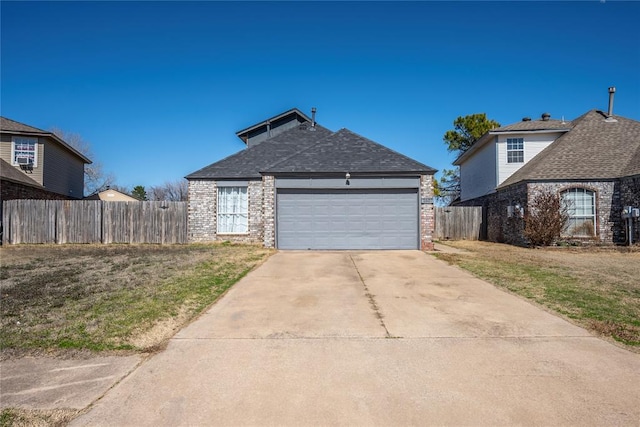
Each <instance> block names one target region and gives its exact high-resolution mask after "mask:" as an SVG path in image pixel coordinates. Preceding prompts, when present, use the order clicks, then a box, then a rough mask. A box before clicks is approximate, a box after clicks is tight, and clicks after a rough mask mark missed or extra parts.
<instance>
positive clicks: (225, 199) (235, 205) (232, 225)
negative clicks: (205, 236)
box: [218, 187, 249, 234]
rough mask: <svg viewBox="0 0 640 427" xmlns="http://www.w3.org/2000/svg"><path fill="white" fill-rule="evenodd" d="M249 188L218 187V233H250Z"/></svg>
mask: <svg viewBox="0 0 640 427" xmlns="http://www.w3.org/2000/svg"><path fill="white" fill-rule="evenodd" d="M248 218H249V203H248V198H247V187H218V233H219V234H246V233H248V232H249V226H248V222H249V221H248Z"/></svg>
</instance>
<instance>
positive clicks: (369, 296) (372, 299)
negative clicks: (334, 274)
mask: <svg viewBox="0 0 640 427" xmlns="http://www.w3.org/2000/svg"><path fill="white" fill-rule="evenodd" d="M349 259H350V260H351V262H352V263H353V268H355V269H356V273H358V277H359V278H360V283H362V286H363V287H364V294H365V296H366V297H367V299H368V300H369V305H370V306H371V308H372V309H373V313H374V314H375V316H376V318H377V319H378V321H379V322H380V326H382V327H383V328H384V332H385V334H386V338H391V334H390V333H389V330H388V329H387V325H385V323H384V316H383V315H382V312H381V311H380V307H378V304H377V303H376V299H375V297H374V295H373V294H372V293H371V292H370V291H369V288H368V287H367V284H366V283H365V281H364V279H363V278H362V274H360V270H358V266H357V265H356V262H355V260H354V259H353V257H352V256H351V255H349Z"/></svg>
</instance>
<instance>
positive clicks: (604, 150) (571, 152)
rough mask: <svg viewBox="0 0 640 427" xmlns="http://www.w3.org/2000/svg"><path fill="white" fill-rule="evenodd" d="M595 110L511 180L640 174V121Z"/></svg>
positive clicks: (582, 178) (514, 181)
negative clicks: (610, 118) (607, 115)
mask: <svg viewBox="0 0 640 427" xmlns="http://www.w3.org/2000/svg"><path fill="white" fill-rule="evenodd" d="M605 119H606V114H604V113H602V112H601V111H597V110H591V111H588V112H587V113H585V114H584V115H582V116H581V117H579V118H577V119H575V120H574V121H573V122H572V123H573V128H572V129H571V131H569V132H567V133H565V134H564V135H562V136H561V137H560V138H558V139H557V140H556V141H555V142H553V143H552V144H551V145H549V146H548V147H547V148H545V149H544V150H543V151H542V152H540V153H539V154H538V155H537V156H536V157H534V158H533V159H531V161H529V162H528V163H527V164H525V165H524V166H522V167H521V168H520V169H519V170H518V171H516V172H515V173H514V174H513V175H511V176H510V177H509V178H507V179H506V180H505V181H504V182H503V183H502V184H501V185H500V187H506V186H508V185H512V184H515V183H517V182H520V181H536V180H554V181H563V180H587V179H589V180H591V179H593V180H598V179H614V178H619V177H623V176H630V175H637V174H640V122H638V121H636V120H632V119H627V118H624V117H618V116H616V117H615V119H616V121H615V122H609V121H606V120H605Z"/></svg>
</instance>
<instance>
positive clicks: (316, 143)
mask: <svg viewBox="0 0 640 427" xmlns="http://www.w3.org/2000/svg"><path fill="white" fill-rule="evenodd" d="M325 129H326V128H325ZM327 130H329V129H327ZM329 131H330V130H329ZM330 132H331V134H330V135H327V136H325V137H324V138H320V139H319V140H317V141H316V142H314V143H313V144H311V145H309V146H308V147H305V148H303V149H301V150H298V151H296V152H294V153H292V154H290V155H288V156H287V157H285V158H283V159H280V160H278V161H277V162H275V163H273V164H270V165H268V166H267V167H265V169H271V168H274V167H276V166H278V165H279V164H280V163H283V162H286V161H287V160H289V159H290V158H292V157H294V156H297V155H298V154H302V153H304V152H305V151H307V150H310V149H311V148H312V147H315V146H316V145H318V144H319V143H320V142H322V141H324V140H325V139H327V138H330V137H332V136H333V135H335V134H336V133H338V132H340V131H338V132H332V131H330Z"/></svg>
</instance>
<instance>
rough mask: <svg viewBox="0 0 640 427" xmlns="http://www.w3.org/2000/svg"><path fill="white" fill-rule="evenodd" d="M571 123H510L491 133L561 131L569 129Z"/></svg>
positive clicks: (536, 121) (543, 121)
mask: <svg viewBox="0 0 640 427" xmlns="http://www.w3.org/2000/svg"><path fill="white" fill-rule="evenodd" d="M570 128H571V122H565V121H563V120H553V119H549V120H529V121H521V122H517V123H512V124H510V125H506V126H502V127H499V128H497V129H493V131H492V132H494V133H500V132H517V131H524V132H527V131H530V132H531V131H543V130H562V129H570Z"/></svg>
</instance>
